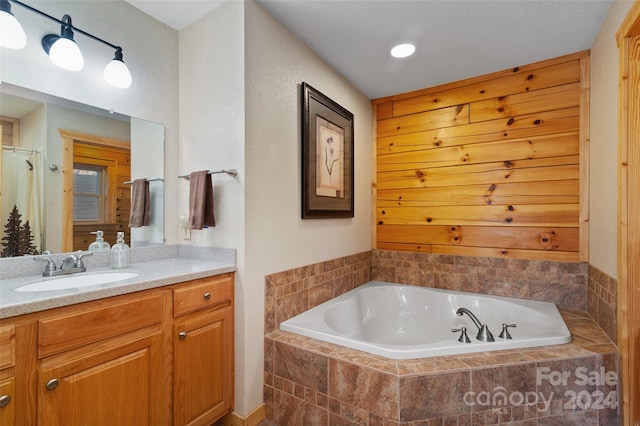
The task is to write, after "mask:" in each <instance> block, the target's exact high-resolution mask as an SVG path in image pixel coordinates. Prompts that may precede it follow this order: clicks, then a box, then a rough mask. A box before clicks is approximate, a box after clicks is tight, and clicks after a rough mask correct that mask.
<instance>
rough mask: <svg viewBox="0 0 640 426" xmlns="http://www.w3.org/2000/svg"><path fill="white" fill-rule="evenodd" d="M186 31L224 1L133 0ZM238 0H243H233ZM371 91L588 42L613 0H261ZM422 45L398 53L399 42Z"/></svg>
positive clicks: (488, 68) (425, 82) (476, 71)
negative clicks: (392, 51)
mask: <svg viewBox="0 0 640 426" xmlns="http://www.w3.org/2000/svg"><path fill="white" fill-rule="evenodd" d="M129 1H130V3H132V4H133V5H134V6H137V7H139V8H140V9H142V10H143V11H145V12H146V13H149V14H150V15H152V16H154V17H156V18H157V19H159V20H161V21H163V22H165V23H166V24H168V25H170V26H173V27H174V28H176V29H181V28H183V27H184V26H186V25H189V24H190V23H192V22H194V21H195V20H197V19H199V18H200V17H202V16H204V14H206V13H209V12H210V11H211V10H213V9H214V8H215V7H217V6H219V5H220V4H221V3H222V2H223V1H224V0H215V1H208V0H201V1H178V0H156V1H150V0H143V1H138V0H129ZM229 1H241V0H229ZM256 1H257V3H259V4H260V5H261V6H262V7H264V8H265V9H266V10H267V11H268V12H269V13H270V14H271V15H273V16H274V17H275V18H276V19H277V20H278V21H280V22H281V23H282V24H283V25H284V26H285V27H287V28H288V29H289V30H290V31H292V32H293V33H294V34H295V35H296V36H297V37H298V38H299V39H300V40H302V41H303V42H304V43H305V44H306V45H307V46H309V47H310V48H311V49H312V50H314V51H315V52H316V53H317V54H318V55H319V56H321V57H322V58H324V60H325V61H327V62H328V63H329V64H331V65H332V66H333V67H334V68H335V69H336V70H337V71H338V72H340V73H341V74H342V75H344V76H345V77H346V78H347V79H348V80H349V81H351V83H352V84H353V85H355V86H356V87H358V88H359V89H360V90H361V91H362V92H363V93H364V94H366V95H367V96H368V97H369V98H371V99H374V98H379V97H384V96H388V95H393V94H398V93H403V92H407V91H411V90H417V89H420V88H425V87H431V86H435V85H438V84H442V83H447V82H451V81H456V80H460V79H464V78H468V77H472V76H477V75H482V74H486V73H489V72H493V71H498V70H502V69H506V68H511V67H515V66H518V65H524V64H529V63H532V62H536V61H540V60H544V59H549V58H553V57H556V56H561V55H565V54H569V53H573V52H577V51H580V50H585V49H589V48H590V47H591V45H592V43H593V40H594V39H595V36H596V34H597V33H598V30H599V29H600V25H601V24H602V21H603V20H604V18H605V16H606V13H607V10H608V8H609V6H610V4H611V0H256ZM406 41H410V42H413V43H415V44H416V46H417V51H416V53H415V54H414V55H413V56H411V57H409V58H406V59H393V58H392V57H391V56H390V55H389V50H390V49H391V47H392V46H393V45H394V44H396V43H398V42H406Z"/></svg>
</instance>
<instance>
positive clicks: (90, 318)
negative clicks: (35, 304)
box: [37, 292, 168, 426]
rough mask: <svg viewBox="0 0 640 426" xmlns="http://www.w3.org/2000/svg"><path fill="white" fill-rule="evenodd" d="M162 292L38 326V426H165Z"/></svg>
mask: <svg viewBox="0 0 640 426" xmlns="http://www.w3.org/2000/svg"><path fill="white" fill-rule="evenodd" d="M162 319H163V297H162V295H161V294H160V293H153V292H152V293H151V294H148V295H147V294H145V295H144V296H142V297H136V296H129V297H125V298H122V299H116V300H111V301H109V303H107V304H102V303H99V304H97V305H96V306H93V305H89V306H88V307H83V309H81V310H79V311H77V312H72V313H64V314H62V315H59V316H53V317H48V318H44V319H40V320H38V357H39V358H40V359H41V360H40V363H39V364H40V365H39V367H38V373H37V396H38V425H60V426H66V425H92V426H107V425H109V426H111V425H131V426H134V425H160V424H166V419H167V413H168V411H167V408H166V407H167V406H168V405H167V404H166V401H167V398H165V395H166V393H164V392H163V387H164V381H163V376H165V375H166V374H167V373H166V372H165V369H166V364H165V362H164V360H165V354H164V352H165V351H164V348H163V339H162V328H161V324H162Z"/></svg>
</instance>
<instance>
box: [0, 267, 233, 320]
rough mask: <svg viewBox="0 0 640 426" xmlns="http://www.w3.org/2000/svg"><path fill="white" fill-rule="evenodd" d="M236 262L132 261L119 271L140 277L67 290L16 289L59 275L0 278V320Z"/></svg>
mask: <svg viewBox="0 0 640 426" xmlns="http://www.w3.org/2000/svg"><path fill="white" fill-rule="evenodd" d="M235 270H236V265H235V263H233V262H229V261H226V260H202V259H191V258H181V257H175V258H169V259H162V260H154V261H148V262H140V263H132V264H131V265H129V268H127V269H119V270H118V272H135V273H137V274H138V276H136V277H134V278H130V279H127V280H122V281H116V282H112V283H107V284H101V285H95V286H89V287H83V288H73V289H68V290H55V291H37V292H18V291H16V290H15V289H16V288H18V287H21V286H23V285H25V284H30V283H34V282H38V281H43V280H54V279H56V278H59V276H58V277H50V278H44V277H42V276H41V275H35V276H34V275H30V276H26V277H19V278H11V279H2V280H0V319H1V318H8V317H13V316H17V315H22V314H28V313H31V312H38V311H42V310H46V309H52V308H57V307H60V306H67V305H72V304H75V303H81V302H87V301H90V300H97V299H102V298H105V297H110V296H117V295H120V294H126V293H133V292H136V291H140V290H147V289H150V288H156V287H162V286H165V285H169V284H175V283H179V282H183V281H188V280H193V279H198V278H205V277H210V276H213V275H219V274H223V273H226V272H234V271H235ZM112 271H115V270H114V269H111V268H108V267H98V268H89V267H87V272H80V273H77V274H73V275H69V276H82V274H96V273H101V272H112Z"/></svg>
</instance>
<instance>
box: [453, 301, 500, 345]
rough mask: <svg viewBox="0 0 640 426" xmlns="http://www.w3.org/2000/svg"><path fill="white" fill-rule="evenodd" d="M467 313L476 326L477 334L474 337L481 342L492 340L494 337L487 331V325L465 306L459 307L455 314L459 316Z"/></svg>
mask: <svg viewBox="0 0 640 426" xmlns="http://www.w3.org/2000/svg"><path fill="white" fill-rule="evenodd" d="M464 314H467V315H468V316H469V318H471V321H473V323H474V324H475V325H476V327H478V334H477V335H476V339H478V340H480V341H481V342H493V341H494V340H495V339H494V338H493V334H491V332H490V331H489V327H487V325H486V324H482V323H481V322H480V320H478V318H477V317H476V316H475V315H474V314H473V312H471V311H470V310H468V309H467V308H460V309H458V310H457V311H456V315H458V316H459V317H461V316H462V315H464Z"/></svg>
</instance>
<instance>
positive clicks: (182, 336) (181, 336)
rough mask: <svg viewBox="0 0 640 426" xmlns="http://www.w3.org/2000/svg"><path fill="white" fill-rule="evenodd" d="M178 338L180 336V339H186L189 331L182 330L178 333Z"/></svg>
mask: <svg viewBox="0 0 640 426" xmlns="http://www.w3.org/2000/svg"><path fill="white" fill-rule="evenodd" d="M178 338H180V340H184V339H186V338H187V332H186V331H181V332H180V333H178Z"/></svg>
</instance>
